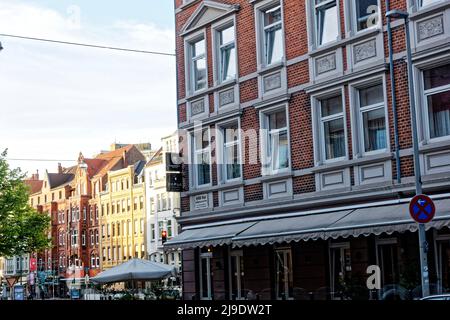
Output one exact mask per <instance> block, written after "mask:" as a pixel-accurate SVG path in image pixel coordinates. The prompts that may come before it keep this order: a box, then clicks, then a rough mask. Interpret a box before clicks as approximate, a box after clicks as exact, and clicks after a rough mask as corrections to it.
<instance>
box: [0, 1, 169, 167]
mask: <svg viewBox="0 0 450 320" xmlns="http://www.w3.org/2000/svg"><path fill="white" fill-rule="evenodd" d="M0 34H14V35H21V36H27V37H39V38H46V39H54V40H62V41H69V42H82V43H88V44H95V45H106V46H114V47H125V48H130V49H138V50H148V51H162V52H168V53H173V52H174V51H175V43H174V42H175V40H174V38H175V35H174V14H173V1H172V0H131V1H124V0H95V1H92V0H72V1H67V0H0ZM0 42H1V43H2V45H3V47H4V49H3V50H2V51H0V151H2V150H4V149H5V148H8V158H10V159H48V160H70V161H16V160H14V161H13V160H10V161H9V163H10V165H11V167H13V168H15V167H21V168H22V170H23V171H26V172H28V174H29V175H30V174H31V173H34V172H35V171H36V170H39V171H40V172H43V171H44V170H48V171H49V172H55V171H56V169H57V164H58V162H62V165H63V166H66V167H68V166H70V165H74V164H75V163H76V162H75V161H76V159H77V157H78V154H79V153H80V152H82V153H83V155H84V156H85V157H87V158H89V157H93V156H94V155H95V154H97V153H99V152H100V151H101V150H107V149H109V146H110V144H111V143H113V142H118V143H142V142H151V143H152V145H153V146H154V147H155V148H156V147H157V146H158V145H159V143H160V138H161V137H163V136H167V135H169V134H171V133H172V132H174V131H175V130H176V82H175V58H174V57H171V56H158V55H150V54H142V53H132V52H120V51H112V50H104V49H95V48H85V47H77V46H70V45H61V44H54V43H45V42H37V41H31V40H24V39H14V38H9V37H3V36H1V35H0Z"/></svg>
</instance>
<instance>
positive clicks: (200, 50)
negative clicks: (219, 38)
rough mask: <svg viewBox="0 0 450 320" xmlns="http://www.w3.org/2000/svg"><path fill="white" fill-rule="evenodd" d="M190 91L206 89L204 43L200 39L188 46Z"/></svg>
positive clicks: (203, 40)
mask: <svg viewBox="0 0 450 320" xmlns="http://www.w3.org/2000/svg"><path fill="white" fill-rule="evenodd" d="M190 50H191V57H190V65H191V89H192V91H199V90H202V89H205V88H206V81H207V79H206V43H205V39H204V38H202V39H200V40H197V41H196V42H193V43H191V45H190Z"/></svg>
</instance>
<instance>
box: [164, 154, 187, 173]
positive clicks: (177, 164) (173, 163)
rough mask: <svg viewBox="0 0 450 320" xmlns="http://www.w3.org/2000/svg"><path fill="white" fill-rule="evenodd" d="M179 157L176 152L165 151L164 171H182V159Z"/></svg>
mask: <svg viewBox="0 0 450 320" xmlns="http://www.w3.org/2000/svg"><path fill="white" fill-rule="evenodd" d="M181 160H182V159H181V157H180V155H179V154H178V153H176V152H167V153H166V171H172V172H181V171H182V165H183V163H182V161H181Z"/></svg>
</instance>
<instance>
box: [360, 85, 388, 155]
mask: <svg viewBox="0 0 450 320" xmlns="http://www.w3.org/2000/svg"><path fill="white" fill-rule="evenodd" d="M359 112H360V121H361V123H362V130H363V132H362V136H363V137H364V138H363V139H362V141H363V144H364V148H363V150H364V151H365V152H371V151H376V150H382V149H386V144H387V137H386V114H385V107H384V95H383V85H382V84H377V85H374V86H370V87H367V88H364V89H360V90H359Z"/></svg>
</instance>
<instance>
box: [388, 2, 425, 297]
mask: <svg viewBox="0 0 450 320" xmlns="http://www.w3.org/2000/svg"><path fill="white" fill-rule="evenodd" d="M386 17H387V18H389V19H388V23H389V24H390V22H391V19H403V20H404V22H405V33H406V34H405V37H406V60H407V67H408V87H409V103H410V109H411V110H410V112H411V128H412V143H413V152H414V178H415V186H416V195H419V194H422V180H421V173H420V171H421V170H420V160H419V138H418V135H417V122H416V100H415V93H414V82H413V69H412V53H411V39H410V35H409V13H408V12H405V11H402V10H390V11H388V12H386ZM397 170H399V169H398V168H397ZM419 248H420V269H421V272H420V274H421V280H422V296H423V297H426V296H428V295H429V294H430V283H429V273H428V257H427V251H428V244H427V239H426V233H425V225H424V224H423V223H419Z"/></svg>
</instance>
